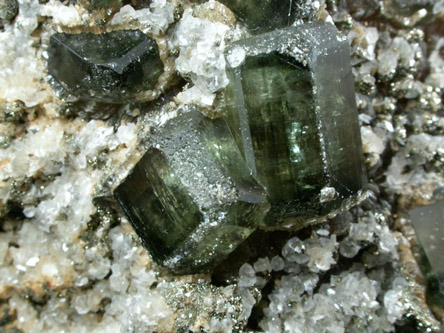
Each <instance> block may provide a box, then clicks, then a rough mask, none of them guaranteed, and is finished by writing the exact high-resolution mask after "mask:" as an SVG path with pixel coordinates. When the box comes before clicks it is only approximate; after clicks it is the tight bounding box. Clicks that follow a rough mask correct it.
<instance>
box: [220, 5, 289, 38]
mask: <svg viewBox="0 0 444 333" xmlns="http://www.w3.org/2000/svg"><path fill="white" fill-rule="evenodd" d="M220 2H221V3H223V4H224V5H225V6H227V7H228V8H230V9H231V11H232V12H233V13H234V14H235V15H236V18H237V19H238V20H239V21H241V22H242V23H244V24H245V25H246V26H247V28H248V29H249V30H250V31H251V32H253V33H262V32H266V31H271V30H274V29H278V28H283V27H287V26H289V25H291V24H292V23H293V21H294V20H295V16H296V12H297V4H296V2H297V1H296V0H220Z"/></svg>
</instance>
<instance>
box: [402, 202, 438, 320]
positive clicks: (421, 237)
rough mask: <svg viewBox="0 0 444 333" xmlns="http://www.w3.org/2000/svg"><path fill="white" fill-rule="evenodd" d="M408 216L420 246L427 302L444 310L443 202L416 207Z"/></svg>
mask: <svg viewBox="0 0 444 333" xmlns="http://www.w3.org/2000/svg"><path fill="white" fill-rule="evenodd" d="M409 216H410V220H411V222H412V224H413V227H414V228H415V231H416V236H417V238H418V241H419V243H420V246H421V253H422V255H423V256H422V262H421V263H420V264H421V265H420V266H421V268H422V270H423V271H424V275H425V276H426V278H427V282H428V285H427V287H428V288H427V289H428V290H427V298H428V301H429V302H431V303H432V304H431V305H432V307H436V306H439V307H440V308H441V309H444V200H441V201H438V202H436V203H434V204H432V205H429V206H421V207H416V208H414V209H412V210H410V211H409ZM441 311H442V310H441Z"/></svg>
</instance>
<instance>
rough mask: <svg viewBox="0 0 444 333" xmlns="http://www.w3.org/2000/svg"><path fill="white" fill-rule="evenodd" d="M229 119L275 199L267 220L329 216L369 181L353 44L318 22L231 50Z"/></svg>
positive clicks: (278, 221)
mask: <svg viewBox="0 0 444 333" xmlns="http://www.w3.org/2000/svg"><path fill="white" fill-rule="evenodd" d="M226 59H227V63H228V66H227V67H228V76H229V79H230V84H229V86H228V88H227V91H226V95H227V101H228V102H227V115H226V118H227V121H228V123H229V126H230V128H231V131H232V133H233V134H234V136H235V138H236V141H237V143H238V145H239V147H240V149H241V151H242V154H243V156H244V158H245V159H246V162H247V165H248V166H249V168H250V169H251V170H252V174H253V175H254V177H255V178H256V179H257V180H258V182H259V183H260V184H261V185H262V186H264V187H265V189H266V192H267V195H268V198H269V200H270V202H271V204H272V209H271V210H270V214H269V215H268V217H267V218H266V220H265V221H266V222H265V224H266V225H267V226H274V225H281V224H282V223H284V224H286V223H288V224H294V223H297V222H303V221H306V220H308V219H313V218H316V217H322V216H325V215H327V214H329V213H331V212H333V211H335V210H337V209H339V208H341V206H344V205H347V204H348V205H350V204H351V202H352V201H353V200H354V199H355V198H356V197H358V196H359V194H360V191H361V190H362V189H363V187H364V186H365V184H366V176H365V170H364V164H363V156H362V148H361V137H360V133H359V124H358V117H357V110H356V104H355V95H354V85H353V77H352V73H351V68H350V50H349V46H348V43H347V41H346V40H345V39H343V38H341V37H340V36H339V35H338V33H337V30H336V29H335V27H334V26H332V25H330V24H326V23H315V24H307V25H301V26H297V27H289V28H285V29H282V30H277V31H274V32H271V33H267V34H263V35H260V36H256V37H252V38H249V39H245V40H241V41H238V42H235V43H233V44H232V45H230V47H229V48H228V50H227V51H226Z"/></svg>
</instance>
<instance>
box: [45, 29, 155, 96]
mask: <svg viewBox="0 0 444 333" xmlns="http://www.w3.org/2000/svg"><path fill="white" fill-rule="evenodd" d="M48 56H49V59H48V71H49V74H51V75H52V76H53V77H54V79H55V80H56V81H57V82H58V83H60V84H61V85H62V86H63V87H64V88H65V89H66V90H67V91H68V92H69V93H71V94H73V95H74V96H77V97H79V98H81V99H85V100H93V101H100V102H107V103H125V102H129V101H131V100H132V99H134V96H135V94H136V93H138V92H141V91H146V90H150V89H153V88H154V87H155V85H156V83H157V79H158V77H159V76H160V75H161V74H162V72H163V64H162V61H161V60H160V58H159V51H158V47H157V44H156V42H155V40H154V39H152V38H150V37H148V36H146V35H145V34H144V33H142V32H141V31H139V30H119V31H112V32H108V33H103V34H92V33H82V34H67V33H56V34H54V35H52V36H51V40H50V43H49V48H48ZM73 69H75V70H73Z"/></svg>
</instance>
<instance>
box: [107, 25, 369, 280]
mask: <svg viewBox="0 0 444 333" xmlns="http://www.w3.org/2000/svg"><path fill="white" fill-rule="evenodd" d="M226 59H227V64H228V65H227V71H228V75H229V78H230V84H229V86H228V88H227V89H226V92H225V93H226V100H227V104H226V114H225V116H224V117H223V119H218V120H210V119H206V118H205V117H204V116H202V115H201V114H200V113H199V112H198V111H196V110H193V111H189V112H185V113H182V114H181V115H180V116H178V117H177V118H175V119H172V120H170V121H169V122H168V123H167V124H166V125H165V126H164V127H163V128H162V129H161V130H160V133H158V135H157V136H156V137H157V139H156V140H155V142H154V143H153V145H152V147H151V148H150V149H149V150H148V151H147V152H146V154H145V155H144V156H143V158H142V159H141V160H140V161H139V162H138V164H137V165H136V166H135V168H134V170H133V171H132V173H131V174H130V175H129V176H128V177H127V178H126V180H125V181H124V182H123V183H122V184H120V185H119V187H118V188H117V189H116V190H115V196H116V198H117V200H118V202H119V203H120V205H121V207H122V208H123V210H124V211H125V212H126V214H127V216H128V217H129V219H130V221H131V223H132V225H133V226H134V228H135V230H136V231H137V233H138V235H139V236H140V237H141V239H142V242H143V244H144V245H145V247H146V248H148V249H149V251H150V253H151V254H152V256H153V259H154V260H155V261H157V262H158V263H159V264H160V265H162V266H164V267H166V268H168V269H170V270H171V271H174V272H176V273H189V272H201V271H204V270H207V269H210V268H211V267H213V266H214V265H215V264H216V263H218V262H219V261H221V260H222V259H223V258H224V257H226V255H227V254H229V253H230V252H231V251H233V250H234V249H235V248H236V246H237V245H239V244H240V243H241V242H242V241H243V240H245V239H246V238H247V237H248V236H249V235H250V234H251V233H252V232H253V231H254V230H255V229H256V228H258V227H265V228H268V227H272V228H276V227H285V226H293V227H296V228H300V227H303V226H304V225H306V224H307V223H308V222H311V221H320V220H322V219H325V217H326V216H328V215H329V214H333V213H334V212H336V211H338V210H341V209H344V208H347V207H350V206H351V205H353V204H354V203H356V202H357V200H358V198H359V196H360V195H361V190H362V189H363V187H364V186H365V183H366V177H365V172H364V168H363V157H362V151H361V139H360V133H359V125H358V119H357V111H356V106H355V97H354V88H353V79H352V74H351V69H350V56H349V47H348V43H347V42H346V41H345V40H344V39H342V38H341V37H340V36H339V35H338V33H337V31H336V29H335V28H334V27H333V26H332V25H329V24H325V23H315V24H306V25H300V26H297V27H288V28H284V29H282V30H275V31H273V32H270V33H266V34H263V35H258V36H255V37H252V38H249V39H246V40H242V41H239V42H236V43H233V44H232V45H230V47H229V48H228V49H227V50H226Z"/></svg>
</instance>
